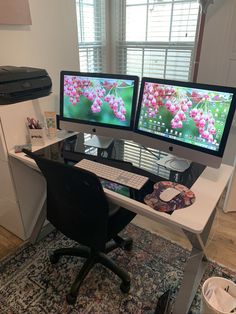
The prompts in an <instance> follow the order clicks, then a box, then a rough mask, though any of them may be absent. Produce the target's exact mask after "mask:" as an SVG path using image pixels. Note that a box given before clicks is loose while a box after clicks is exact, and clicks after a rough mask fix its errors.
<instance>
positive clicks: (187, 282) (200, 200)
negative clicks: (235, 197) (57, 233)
mask: <svg viewBox="0 0 236 314" xmlns="http://www.w3.org/2000/svg"><path fill="white" fill-rule="evenodd" d="M33 150H35V148H34V149H33ZM10 157H11V162H12V163H13V164H17V163H20V164H21V165H23V164H24V165H25V167H28V169H31V171H35V170H37V171H38V169H37V166H36V164H35V162H34V161H33V160H31V159H30V158H28V157H26V156H25V154H24V153H17V154H15V153H14V152H12V151H11V152H10ZM18 166H19V165H18ZM232 171H233V168H232V167H231V166H227V165H221V167H220V168H219V169H212V168H206V169H205V170H204V171H203V173H202V174H201V175H200V177H199V178H198V179H197V181H196V182H195V183H194V184H193V186H192V188H191V189H192V191H193V192H194V193H195V195H196V201H195V203H194V204H193V205H191V206H190V207H187V208H184V209H181V210H176V211H174V212H173V213H172V215H169V214H166V213H162V212H157V211H155V210H153V209H152V208H150V207H149V206H147V205H145V204H143V203H140V202H138V201H135V200H133V199H130V198H128V197H125V196H122V195H120V194H118V193H115V192H113V191H110V190H107V189H105V193H106V195H107V197H108V198H109V200H110V201H111V202H113V203H115V204H118V205H121V206H123V207H126V208H128V209H129V210H131V211H134V212H136V213H137V214H140V215H143V216H145V217H148V218H150V219H152V220H154V221H158V222H162V223H165V224H168V225H171V226H177V227H180V228H181V229H182V230H183V231H184V233H185V234H186V236H187V237H188V239H189V241H190V242H191V244H192V251H191V255H190V258H189V260H188V262H187V264H186V266H185V272H184V278H183V281H182V284H181V287H180V290H179V293H178V296H177V299H176V302H175V304H174V310H173V312H172V313H173V314H185V313H188V310H189V308H190V305H191V303H192V300H193V297H194V295H195V293H196V290H197V287H198V285H199V283H200V280H201V278H202V275H203V273H204V271H205V266H206V264H207V260H206V258H205V255H204V250H205V245H206V242H207V239H208V235H209V232H210V228H211V226H212V222H213V219H214V216H215V208H216V205H217V202H218V200H219V198H220V196H221V194H222V192H223V191H224V188H225V187H226V185H227V183H228V181H229V179H230V176H231V174H232ZM38 175H39V174H38ZM44 193H46V192H44ZM45 199H46V194H44V197H43V201H41V203H40V206H42V205H43V203H44V202H45ZM42 207H43V206H42ZM45 212H46V211H45V209H44V210H43V214H42V215H41V216H40V215H39V216H38V218H40V219H39V220H40V223H39V226H40V227H41V226H42V220H44V219H45V217H44V215H45ZM36 225H37V224H36ZM39 229H40V228H36V230H37V232H38V231H39Z"/></svg>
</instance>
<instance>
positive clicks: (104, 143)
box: [84, 135, 113, 149]
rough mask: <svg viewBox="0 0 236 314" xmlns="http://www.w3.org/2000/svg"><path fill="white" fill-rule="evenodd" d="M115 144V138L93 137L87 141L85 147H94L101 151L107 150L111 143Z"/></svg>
mask: <svg viewBox="0 0 236 314" xmlns="http://www.w3.org/2000/svg"><path fill="white" fill-rule="evenodd" d="M112 142H113V138H110V137H105V136H98V135H93V136H92V138H90V139H89V140H87V141H86V142H85V143H84V145H86V146H92V147H95V148H100V149H107V148H108V147H109V146H110V145H111V143H112Z"/></svg>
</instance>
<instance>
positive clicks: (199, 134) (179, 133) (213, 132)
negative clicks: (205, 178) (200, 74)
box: [135, 78, 236, 167]
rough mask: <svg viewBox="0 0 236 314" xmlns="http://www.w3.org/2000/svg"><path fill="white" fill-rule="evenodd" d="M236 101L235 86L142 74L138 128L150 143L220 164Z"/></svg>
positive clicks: (214, 164) (182, 154) (179, 154)
mask: <svg viewBox="0 0 236 314" xmlns="http://www.w3.org/2000/svg"><path fill="white" fill-rule="evenodd" d="M235 105H236V103H235V89H234V88H230V87H223V86H212V85H205V84H198V83H189V82H177V81H170V80H161V79H152V78H143V79H142V83H141V90H140V95H139V104H138V110H137V115H136V122H135V132H136V133H138V134H140V135H143V136H145V138H146V140H147V138H148V142H146V144H147V145H148V144H150V147H154V146H155V148H158V147H159V145H160V149H163V150H165V151H168V152H169V153H172V154H174V155H175V154H176V155H177V156H179V157H184V158H188V159H190V160H193V161H199V162H200V163H203V164H205V165H209V166H213V167H214V166H215V167H218V166H219V164H220V160H219V158H222V156H223V153H224V149H225V145H226V141H227V137H228V134H229V130H230V127H231V122H232V119H233V115H234V110H235ZM138 139H139V138H138ZM141 139H142V140H144V138H142V137H141ZM156 140H161V142H160V141H158V142H157V141H156ZM196 152H199V154H197V153H196ZM214 157H215V158H214Z"/></svg>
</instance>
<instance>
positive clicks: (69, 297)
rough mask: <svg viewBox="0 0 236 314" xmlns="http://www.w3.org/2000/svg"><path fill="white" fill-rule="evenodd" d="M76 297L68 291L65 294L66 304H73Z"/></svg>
mask: <svg viewBox="0 0 236 314" xmlns="http://www.w3.org/2000/svg"><path fill="white" fill-rule="evenodd" d="M76 298H77V297H76V296H74V295H73V294H70V293H69V294H67V296H66V301H67V303H68V304H70V305H73V304H75V302H76Z"/></svg>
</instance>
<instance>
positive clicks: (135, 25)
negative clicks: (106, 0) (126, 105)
mask: <svg viewBox="0 0 236 314" xmlns="http://www.w3.org/2000/svg"><path fill="white" fill-rule="evenodd" d="M116 10H118V11H122V10H123V12H121V13H120V14H119V15H117V16H118V19H117V21H116V27H114V29H117V30H118V31H117V32H116V70H117V72H120V73H127V74H136V75H138V76H140V77H142V76H148V77H158V78H167V79H176V80H184V81H187V80H190V79H191V75H192V65H193V61H194V51H195V43H196V31H197V22H198V13H199V4H198V2H197V1H196V0H188V1H187V0H126V1H118V2H117V3H116Z"/></svg>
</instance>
